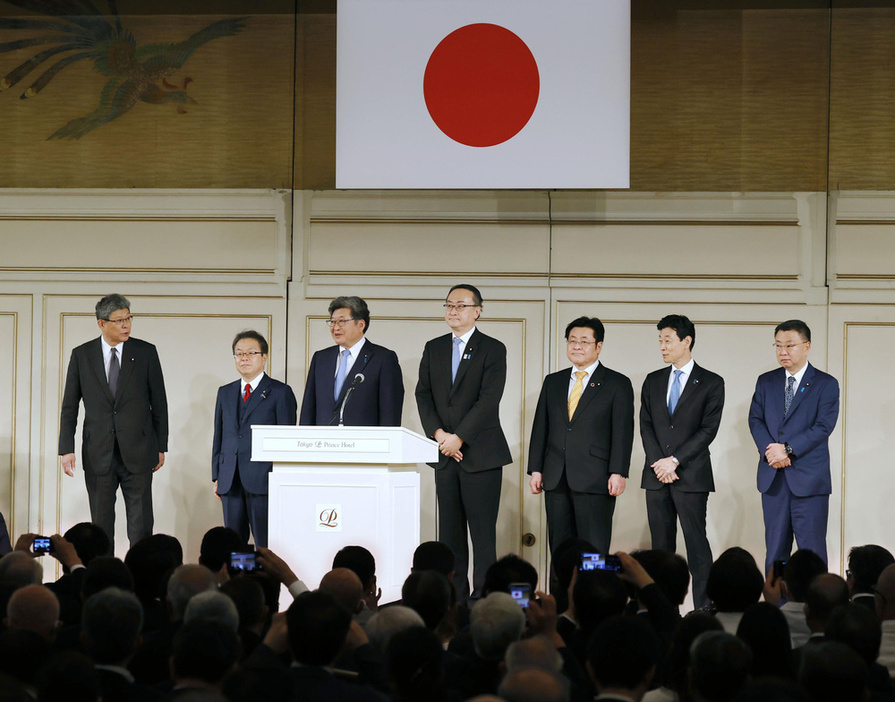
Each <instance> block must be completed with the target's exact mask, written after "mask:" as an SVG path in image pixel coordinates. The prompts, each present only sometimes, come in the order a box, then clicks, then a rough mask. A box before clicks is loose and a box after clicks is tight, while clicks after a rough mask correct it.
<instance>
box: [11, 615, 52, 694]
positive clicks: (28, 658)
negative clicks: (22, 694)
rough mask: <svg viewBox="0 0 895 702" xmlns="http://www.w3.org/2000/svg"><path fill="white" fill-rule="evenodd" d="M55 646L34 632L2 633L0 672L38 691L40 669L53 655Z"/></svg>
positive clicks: (22, 630) (15, 631)
mask: <svg viewBox="0 0 895 702" xmlns="http://www.w3.org/2000/svg"><path fill="white" fill-rule="evenodd" d="M53 653H54V650H53V644H52V643H50V642H49V641H47V639H46V638H44V637H43V636H41V635H40V634H36V633H34V632H33V631H26V630H24V629H7V630H6V631H3V632H0V672H3V673H6V674H7V675H11V676H12V677H14V678H15V679H16V680H18V681H19V682H21V683H22V684H23V685H26V686H28V687H29V688H32V689H36V688H37V682H38V674H39V672H40V669H41V668H43V666H44V664H45V663H46V662H47V661H48V660H49V659H50V657H51V656H52V655H53Z"/></svg>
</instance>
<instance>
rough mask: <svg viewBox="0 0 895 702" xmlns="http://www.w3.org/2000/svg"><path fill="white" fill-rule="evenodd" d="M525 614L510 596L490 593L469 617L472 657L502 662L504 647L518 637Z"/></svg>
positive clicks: (523, 625) (523, 627) (479, 602)
mask: <svg viewBox="0 0 895 702" xmlns="http://www.w3.org/2000/svg"><path fill="white" fill-rule="evenodd" d="M523 629H525V614H524V613H523V612H522V608H521V607H520V606H519V605H518V604H517V602H516V600H515V599H513V597H512V596H511V595H508V594H507V593H505V592H492V593H491V594H490V595H488V596H487V597H486V598H484V599H482V600H479V601H478V602H476V603H475V606H474V607H473V608H472V612H470V614H469V630H470V633H471V634H472V643H473V645H474V646H475V652H476V654H477V655H478V656H479V657H480V658H482V659H484V660H486V661H499V660H503V657H504V654H505V653H506V650H507V647H508V646H509V645H510V644H511V643H513V642H514V641H518V640H519V639H520V638H522V631H523Z"/></svg>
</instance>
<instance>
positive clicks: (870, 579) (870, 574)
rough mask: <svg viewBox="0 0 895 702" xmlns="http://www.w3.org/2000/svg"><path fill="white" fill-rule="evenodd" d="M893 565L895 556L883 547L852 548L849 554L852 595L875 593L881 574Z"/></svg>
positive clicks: (868, 545)
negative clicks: (874, 588) (874, 589)
mask: <svg viewBox="0 0 895 702" xmlns="http://www.w3.org/2000/svg"><path fill="white" fill-rule="evenodd" d="M893 563H895V556H893V555H892V554H891V553H890V552H889V551H888V550H887V549H885V548H883V547H882V546H877V545H876V544H867V545H866V546H855V547H854V548H852V550H851V551H849V552H848V588H849V591H850V592H851V594H852V595H855V594H857V593H871V592H873V587H874V586H875V585H876V581H877V580H879V576H880V573H882V572H883V571H884V570H885V569H886V568H887V567H888V566H890V565H892V564H893Z"/></svg>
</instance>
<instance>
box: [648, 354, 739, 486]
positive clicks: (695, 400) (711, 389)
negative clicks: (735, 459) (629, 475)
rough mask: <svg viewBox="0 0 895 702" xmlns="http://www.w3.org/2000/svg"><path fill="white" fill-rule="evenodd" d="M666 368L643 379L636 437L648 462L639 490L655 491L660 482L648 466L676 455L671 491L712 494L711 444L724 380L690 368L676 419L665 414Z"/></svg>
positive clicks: (718, 421)
mask: <svg viewBox="0 0 895 702" xmlns="http://www.w3.org/2000/svg"><path fill="white" fill-rule="evenodd" d="M670 373H671V372H670V370H669V367H668V366H666V367H665V368H662V369H661V370H657V371H654V372H652V373H650V374H649V375H648V376H646V379H645V380H644V381H643V388H642V390H641V393H640V438H641V439H642V440H643V451H644V453H645V454H646V461H645V463H644V466H643V476H642V478H641V480H640V487H642V488H645V489H647V490H659V489H660V488H661V487H662V486H663V485H664V483H662V482H661V481H660V480H659V479H658V478H657V477H656V474H655V473H654V472H653V470H652V468H650V466H651V465H652V464H653V463H655V462H656V461H658V460H659V459H660V458H667V457H668V456H674V457H675V458H676V459H677V460H678V461H680V465H679V466H678V468H677V471H676V472H677V475H678V478H679V480H676V481H675V482H673V483H671V484H670V485H671V487H672V488H673V489H677V490H681V491H683V492H712V491H713V490H714V489H715V481H714V478H713V477H712V459H711V454H710V452H709V444H711V443H712V441H714V440H715V436H716V435H717V433H718V427H719V426H720V425H721V410H722V409H724V379H723V378H722V377H721V376H720V375H718V374H716V373H712V372H711V371H710V370H706V369H705V368H702V367H701V366H699V365H698V364H696V363H694V364H693V370H692V371H691V373H690V375H689V377H688V378H687V385H686V386H685V387H684V388H683V390H682V392H681V396H680V399H679V400H678V403H677V407H675V408H674V416H673V417H672V416H669V414H668V403H667V402H666V399H665V397H666V395H667V393H668V380H669V378H670Z"/></svg>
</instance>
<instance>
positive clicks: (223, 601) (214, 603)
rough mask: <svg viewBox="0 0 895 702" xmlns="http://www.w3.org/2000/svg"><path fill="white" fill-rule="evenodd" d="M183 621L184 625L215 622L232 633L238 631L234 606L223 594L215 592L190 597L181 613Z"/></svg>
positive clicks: (236, 612)
mask: <svg viewBox="0 0 895 702" xmlns="http://www.w3.org/2000/svg"><path fill="white" fill-rule="evenodd" d="M183 621H184V623H186V624H189V623H190V622H216V623H218V624H221V625H223V626H225V627H227V628H228V629H229V630H230V631H232V632H233V633H236V632H237V631H239V612H238V611H237V609H236V604H235V603H234V602H233V600H231V599H230V598H229V597H227V596H226V595H225V594H224V593H222V592H217V591H216V590H209V591H207V592H200V593H199V594H198V595H194V596H193V597H191V598H190V601H189V602H187V605H186V610H185V611H184V613H183Z"/></svg>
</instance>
